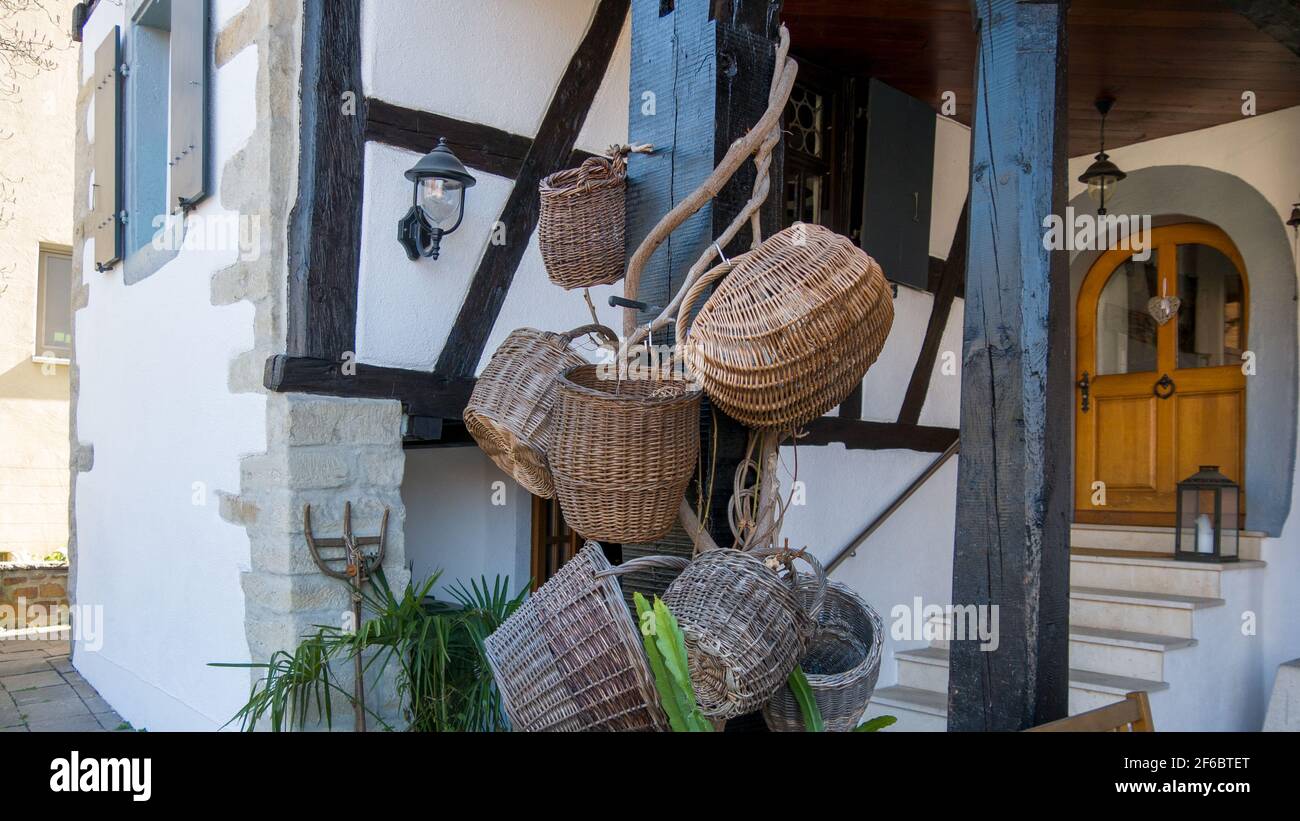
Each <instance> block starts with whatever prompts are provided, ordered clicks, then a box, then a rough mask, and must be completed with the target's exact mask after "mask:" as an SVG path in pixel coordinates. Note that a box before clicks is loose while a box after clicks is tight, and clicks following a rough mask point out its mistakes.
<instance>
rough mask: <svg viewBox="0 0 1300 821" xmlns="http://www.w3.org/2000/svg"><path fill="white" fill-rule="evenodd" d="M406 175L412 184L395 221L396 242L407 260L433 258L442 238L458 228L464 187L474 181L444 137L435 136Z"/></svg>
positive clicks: (462, 205) (463, 198) (462, 206)
mask: <svg viewBox="0 0 1300 821" xmlns="http://www.w3.org/2000/svg"><path fill="white" fill-rule="evenodd" d="M406 178H407V179H408V180H410V181H411V182H412V184H413V186H414V188H413V190H412V192H411V210H409V211H407V212H406V216H404V217H402V218H401V219H400V220H398V222H397V241H398V242H400V243H402V247H403V248H405V249H406V256H407V258H408V259H412V260H415V259H419V258H420V257H430V258H432V259H437V258H438V246H439V245H440V244H441V243H442V238H443V237H444V236H446V235H447V234H450V233H451V232H452V231H455V230H456V229H457V228H459V227H460V221H461V219H463V218H464V216H465V189H466V188H469V187H471V186H472V185H474V183H475V182H477V180H475V179H474V177H473V175H472V174H470V173H469V172H468V171H466V170H465V166H464V165H462V164H461V161H460V160H458V159H456V155H455V154H453V153H451V149H450V148H448V147H447V140H446V139H445V138H439V139H438V145H437V146H436V147H434V149H433V150H432V151H430V152H429V153H428V154H425V155H424V156H423V157H421V158H420V161H419V162H417V163H416V164H415V166H414V167H412V168H411V169H410V170H409V171H407V172H406Z"/></svg>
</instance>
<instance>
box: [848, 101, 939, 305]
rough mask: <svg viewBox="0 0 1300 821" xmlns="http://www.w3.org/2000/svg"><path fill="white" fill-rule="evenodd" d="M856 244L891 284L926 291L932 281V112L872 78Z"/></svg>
mask: <svg viewBox="0 0 1300 821" xmlns="http://www.w3.org/2000/svg"><path fill="white" fill-rule="evenodd" d="M867 93H868V97H867V147H866V157H865V159H866V162H865V165H866V172H865V174H866V179H865V187H864V188H863V195H862V199H863V202H862V234H861V240H860V243H859V244H860V245H861V246H862V250H864V251H866V252H867V253H868V254H870V255H871V256H872V257H874V258H875V260H876V262H878V263H880V267H881V268H882V269H884V272H885V276H886V277H888V278H889V279H890V280H891V281H893V282H900V283H903V284H904V285H910V286H912V287H914V288H919V289H921V290H924V289H925V288H926V285H927V284H928V282H929V278H930V276H929V275H930V187H931V183H932V181H933V179H934V130H935V113H934V109H932V108H930V106H928V105H926V104H925V103H923V102H921V101H920V100H918V99H916V98H915V97H911V96H909V95H907V94H904V93H903V92H901V91H899V90H897V89H895V88H891V87H890V86H887V85H885V84H884V83H882V82H880V81H879V80H876V79H872V81H871V86H870V88H869V90H868V92H867Z"/></svg>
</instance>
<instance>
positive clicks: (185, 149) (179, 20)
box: [167, 0, 208, 208]
mask: <svg viewBox="0 0 1300 821" xmlns="http://www.w3.org/2000/svg"><path fill="white" fill-rule="evenodd" d="M171 15H172V21H171V26H172V32H171V61H170V62H171V100H170V107H171V130H170V134H171V136H170V138H169V142H168V152H167V165H168V166H169V168H170V173H169V179H170V183H169V191H170V198H169V200H168V207H169V208H176V207H178V206H179V207H183V208H189V207H190V206H192V205H194V204H195V203H197V202H198V201H199V200H201V199H203V197H204V196H206V195H207V191H208V186H207V173H206V172H207V165H208V164H207V136H208V104H207V101H208V0H184V1H183V2H174V3H172V9H171Z"/></svg>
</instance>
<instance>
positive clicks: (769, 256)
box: [678, 224, 894, 430]
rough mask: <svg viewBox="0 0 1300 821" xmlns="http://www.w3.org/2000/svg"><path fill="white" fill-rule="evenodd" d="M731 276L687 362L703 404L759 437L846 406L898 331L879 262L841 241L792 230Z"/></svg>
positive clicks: (697, 332) (693, 332)
mask: <svg viewBox="0 0 1300 821" xmlns="http://www.w3.org/2000/svg"><path fill="white" fill-rule="evenodd" d="M728 268H729V270H730V273H729V274H728V275H727V276H726V278H725V279H723V280H722V282H721V284H719V285H718V286H717V289H716V290H715V291H714V292H713V294H712V296H710V297H709V299H708V300H707V301H706V302H705V303H704V306H703V307H702V308H701V309H700V312H699V314H698V316H697V317H696V318H695V320H694V323H693V324H692V325H691V326H690V330H689V345H687V354H686V357H687V362H688V363H689V365H690V367H691V368H692V370H693V371H694V372H695V373H696V374H697V375H698V376H699V377H700V380H701V383H702V384H703V387H704V391H705V393H707V394H708V395H709V398H710V399H711V400H712V401H713V402H714V403H715V404H716V405H717V406H718V407H720V408H721V409H722V410H723V411H725V412H726V413H727V414H728V415H730V416H732V417H734V418H735V419H737V420H739V421H740V422H742V423H744V424H745V425H748V426H749V427H752V428H757V429H760V430H770V429H781V430H785V429H789V428H793V427H798V426H799V425H803V424H806V423H808V422H811V421H812V420H814V419H816V418H817V417H819V416H822V415H824V414H825V413H826V412H827V411H829V410H830V409H831V408H834V407H835V406H836V405H838V404H839V403H840V402H842V401H843V400H844V399H845V398H846V397H847V396H848V395H849V393H850V392H851V391H852V390H853V389H854V388H855V387H856V386H857V385H858V384H860V383H861V382H862V377H863V375H864V374H866V372H867V369H868V368H869V367H871V364H872V363H873V362H875V361H876V357H877V356H879V355H880V350H881V348H883V347H884V345H885V338H886V337H887V336H888V335H889V329H890V326H892V325H893V322H894V303H893V300H892V295H891V293H890V289H889V283H888V282H886V281H885V276H884V273H883V272H882V271H881V270H880V266H879V265H877V264H876V262H875V260H873V259H872V258H871V257H869V256H867V254H865V253H864V252H863V251H862V250H861V249H859V248H858V247H857V246H855V245H854V244H853V242H852V241H851V240H849V239H848V238H847V237H843V236H840V235H839V234H835V233H833V232H832V231H829V230H827V229H826V228H823V227H821V226H819V225H804V224H796V225H793V226H791V227H789V228H786V229H785V230H783V231H780V232H779V233H776V234H774V235H772V236H771V237H770V238H768V239H767V240H766V241H765V242H763V243H762V244H761V245H760V246H759V247H758V248H756V249H754V250H753V251H749V252H747V253H746V254H744V255H742V256H741V257H738V258H736V259H735V260H733V261H732V263H730V264H729V265H728ZM702 279H703V278H702ZM704 282H707V280H704ZM688 304H689V303H688ZM684 320H685V316H683V317H682V320H680V321H681V322H682V323H683V324H684ZM678 338H679V339H682V338H685V337H683V335H682V334H681V333H679V334H678Z"/></svg>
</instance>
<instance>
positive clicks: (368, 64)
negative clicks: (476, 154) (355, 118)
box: [357, 0, 631, 370]
mask: <svg viewBox="0 0 1300 821" xmlns="http://www.w3.org/2000/svg"><path fill="white" fill-rule="evenodd" d="M595 8H596V3H595V2H594V0H561V1H560V2H554V3H548V4H546V5H545V6H539V5H538V4H536V3H531V2H522V1H517V0H508V2H499V3H490V4H484V3H478V2H472V1H471V0H368V2H366V3H365V4H364V5H363V18H362V80H363V85H364V87H365V91H366V94H367V95H369V96H372V97H379V98H382V99H384V100H387V101H389V102H392V103H396V104H399V105H403V106H408V107H411V108H418V109H422V110H426V111H433V112H437V113H439V114H445V115H447V116H451V117H457V118H459V119H463V120H469V121H473V122H480V123H484V124H487V125H491V126H494V127H496V128H502V129H505V130H507V131H511V132H513V133H516V134H521V135H524V136H527V137H532V136H534V135H535V134H536V131H537V128H538V126H539V125H540V123H541V119H542V116H543V114H544V113H545V111H546V108H547V106H548V105H549V104H550V100H551V97H552V96H553V94H554V92H555V88H556V86H557V84H558V83H559V80H560V77H561V75H562V74H563V72H564V69H565V67H566V66H567V65H568V62H569V59H570V58H571V57H572V55H573V51H574V49H575V48H577V45H578V43H579V42H580V41H581V39H582V37H583V35H584V34H585V33H586V31H587V27H588V25H589V23H590V21H591V16H592V14H593V13H594V11H595ZM443 20H455V21H457V25H458V27H459V28H458V33H457V37H456V43H457V45H458V47H457V48H456V49H455V50H454V55H453V56H452V57H451V58H450V59H449V60H446V61H444V60H442V59H441V58H440V57H439V56H438V55H437V54H436V53H435V52H434V51H433V50H432V49H430V48H428V47H427V45H426V44H427V43H429V42H434V41H436V40H437V38H438V37H439V36H440V29H439V23H438V22H437V21H443ZM464 43H490V44H492V47H491V48H477V49H475V48H463V47H459V46H460V45H463V44H464ZM630 53H631V45H630V29H629V28H628V25H627V24H626V23H625V24H624V28H623V32H622V35H621V37H620V39H619V42H618V46H617V47H616V48H615V51H614V53H613V55H612V56H611V59H610V66H609V69H608V70H607V72H606V74H605V78H604V80H603V81H602V83H601V87H600V89H599V91H598V92H597V94H596V98H595V100H594V101H593V103H592V108H591V111H590V112H589V113H588V115H587V120H586V122H585V123H584V124H583V127H582V130H581V132H580V133H579V135H578V143H577V145H578V148H581V149H583V150H586V151H591V152H597V153H598V152H602V151H604V150H605V149H606V148H607V147H609V146H610V145H611V144H613V143H622V142H626V141H627V107H628V73H629V70H630V62H629V61H630ZM444 62H447V63H449V65H447V66H443V63H444ZM429 77H438V78H439V79H438V82H436V83H431V82H429V81H428V78H429ZM484 89H491V93H484ZM418 159H419V155H418V154H416V153H415V152H411V151H406V150H403V149H398V148H393V147H391V146H387V145H383V144H382V143H377V142H370V143H367V145H366V166H365V180H364V192H365V193H364V200H363V206H362V250H361V262H360V269H361V270H360V286H359V292H358V308H357V358H358V359H359V360H360V361H362V362H366V363H370V364H375V365H386V366H391V367H402V368H414V369H417V370H432V369H433V367H434V364H435V363H436V362H437V360H438V354H439V353H441V351H442V347H443V345H445V344H446V341H447V336H448V334H449V333H450V332H451V327H452V324H453V323H454V322H455V320H456V315H457V313H458V312H459V310H460V305H461V303H462V301H463V300H464V297H465V294H466V292H467V291H468V289H469V286H470V282H471V281H472V279H473V277H474V271H475V269H476V268H477V266H478V262H479V260H480V259H481V258H482V256H483V253H484V251H485V250H486V249H487V247H488V243H489V242H490V241H491V239H492V228H493V225H494V223H495V222H496V220H497V218H498V217H499V216H500V214H501V209H502V207H503V206H504V205H505V201H506V198H507V197H508V196H509V195H510V191H511V188H512V186H513V183H512V181H510V180H508V179H504V178H501V177H496V176H493V175H491V174H488V173H487V172H485V171H483V170H481V169H475V168H472V167H471V168H470V172H471V173H472V174H474V175H475V177H477V178H478V184H477V185H476V186H474V188H472V189H471V190H470V191H469V196H468V199H467V200H466V209H465V220H464V222H463V223H462V225H461V226H460V228H458V229H457V230H456V232H455V233H454V234H453V235H451V236H449V237H447V238H446V239H445V240H444V241H443V245H442V253H441V256H440V258H439V259H437V260H436V261H435V260H425V259H422V260H419V261H417V262H411V261H410V260H408V259H407V258H406V255H405V252H404V251H403V250H402V248H401V246H400V245H399V244H398V243H397V240H396V231H395V225H396V221H397V220H398V219H399V218H400V217H401V216H402V215H403V214H405V213H406V209H407V208H409V207H410V203H411V187H410V183H409V182H407V181H406V179H405V178H404V177H403V176H402V172H404V171H405V170H406V169H408V168H410V167H411V166H412V165H414V164H415V162H416V160H418ZM505 241H507V242H515V241H518V238H515V237H505ZM527 242H528V248H527V250H526V251H525V253H524V257H523V260H522V262H521V263H520V265H519V268H518V270H517V271H516V272H515V278H514V282H513V284H512V285H511V289H510V292H509V294H508V295H507V297H506V301H505V303H504V305H503V306H502V309H501V313H500V315H499V316H498V318H497V322H496V325H495V326H494V328H493V331H492V333H491V335H490V336H489V338H488V341H487V345H486V346H485V348H484V355H483V359H482V361H481V362H480V364H479V368H480V369H481V368H482V366H483V365H484V364H486V362H487V358H488V357H489V356H491V353H492V351H493V350H495V349H496V347H497V345H499V344H500V343H501V341H502V340H503V339H505V337H506V335H507V334H509V333H510V331H512V330H514V329H515V328H518V327H521V326H532V327H539V328H545V329H548V330H566V329H568V328H572V327H576V326H577V325H581V324H583V323H585V322H589V321H590V313H589V312H588V310H587V307H586V303H585V302H584V301H583V298H582V294H581V292H580V291H575V292H566V291H564V290H562V289H560V288H557V287H555V286H553V285H551V284H550V280H548V279H547V278H546V270H545V268H544V266H543V265H542V260H541V256H540V253H539V251H538V247H537V237H536V232H534V233H533V234H532V235H531V236H530V237H528V238H527ZM613 293H620V294H621V293H622V289H621V286H617V285H615V286H602V287H599V288H594V289H592V293H591V295H592V300H593V301H594V302H595V303H596V306H597V311H598V315H599V316H600V318H601V321H602V322H604V323H605V324H607V325H610V326H611V327H613V326H615V324H616V323H618V322H620V321H621V317H620V316H619V312H617V311H616V310H615V309H613V308H610V307H609V305H608V304H607V298H608V296H609V295H610V294H613Z"/></svg>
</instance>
